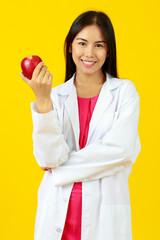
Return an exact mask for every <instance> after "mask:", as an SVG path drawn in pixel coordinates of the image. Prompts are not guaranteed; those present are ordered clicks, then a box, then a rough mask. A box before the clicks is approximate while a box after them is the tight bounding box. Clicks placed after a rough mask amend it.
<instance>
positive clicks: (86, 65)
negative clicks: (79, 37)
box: [81, 59, 96, 67]
mask: <svg viewBox="0 0 160 240" xmlns="http://www.w3.org/2000/svg"><path fill="white" fill-rule="evenodd" d="M81 61H82V63H83V65H84V66H85V67H92V66H93V65H94V64H95V63H96V62H93V61H86V62H93V64H90V65H88V64H86V63H85V62H83V61H85V60H82V59H81Z"/></svg>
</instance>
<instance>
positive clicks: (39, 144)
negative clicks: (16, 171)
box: [31, 102, 70, 168]
mask: <svg viewBox="0 0 160 240" xmlns="http://www.w3.org/2000/svg"><path fill="white" fill-rule="evenodd" d="M31 112H32V120H33V146H34V151H33V153H34V156H35V158H36V161H37V163H38V165H39V166H40V167H41V168H55V167H57V166H59V165H61V164H62V163H64V162H65V161H66V160H67V158H68V153H69V151H70V149H69V147H68V145H67V143H66V142H65V139H64V136H63V134H62V132H61V127H60V123H59V120H58V117H57V113H56V110H55V109H52V110H51V111H50V112H48V113H38V111H37V103H36V102H32V103H31Z"/></svg>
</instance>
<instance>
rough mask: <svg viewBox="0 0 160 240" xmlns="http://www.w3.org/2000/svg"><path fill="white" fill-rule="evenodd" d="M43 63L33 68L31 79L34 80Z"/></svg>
mask: <svg viewBox="0 0 160 240" xmlns="http://www.w3.org/2000/svg"><path fill="white" fill-rule="evenodd" d="M43 65H44V62H40V63H38V65H37V66H36V67H35V69H34V71H33V74H32V79H36V78H37V77H38V75H39V73H40V71H41V68H42V67H43Z"/></svg>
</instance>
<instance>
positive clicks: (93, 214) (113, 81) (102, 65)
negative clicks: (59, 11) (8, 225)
mask: <svg viewBox="0 0 160 240" xmlns="http://www.w3.org/2000/svg"><path fill="white" fill-rule="evenodd" d="M65 56H66V76H65V82H64V83H62V84H60V85H59V86H57V87H54V88H52V79H53V77H52V75H51V74H50V73H49V71H46V68H47V67H46V66H45V65H44V63H42V62H41V63H39V64H38V65H37V67H36V68H35V70H34V72H33V76H32V79H31V81H30V80H29V79H26V78H25V77H24V76H22V79H23V80H24V81H26V82H27V83H28V84H29V85H30V87H31V88H32V90H33V91H34V93H35V95H36V101H35V102H32V103H31V111H32V118H33V143H34V155H35V158H36V160H37V162H38V164H39V166H40V167H41V168H42V169H43V170H46V172H45V175H44V177H43V179H42V182H41V185H40V187H39V190H38V208H37V215H36V225H35V237H34V239H35V240H51V239H54V240H60V239H61V240H80V239H82V240H131V239H132V229H131V208H130V199H129V189H128V178H129V175H130V172H131V169H132V165H133V163H134V162H135V161H136V158H137V156H138V154H139V152H140V149H141V146H140V141H139V136H138V121H139V94H138V93H137V91H136V88H135V85H134V84H133V82H132V81H130V80H127V79H120V78H118V76H117V68H116V44H115V35H114V30H113V26H112V24H111V21H110V19H109V18H108V16H107V15H106V14H105V13H103V12H95V11H87V12H84V13H82V14H81V15H80V16H78V17H77V19H76V20H75V21H74V22H73V24H72V26H71V28H70V30H69V33H68V35H67V37H66V40H65Z"/></svg>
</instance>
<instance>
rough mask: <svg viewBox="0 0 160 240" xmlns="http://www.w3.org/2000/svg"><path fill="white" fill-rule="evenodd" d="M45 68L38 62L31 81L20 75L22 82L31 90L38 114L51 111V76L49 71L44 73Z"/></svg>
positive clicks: (42, 63)
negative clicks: (34, 97)
mask: <svg viewBox="0 0 160 240" xmlns="http://www.w3.org/2000/svg"><path fill="white" fill-rule="evenodd" d="M46 69H47V66H45V65H44V62H42V61H41V62H39V63H38V65H37V66H36V67H35V68H34V71H33V73H32V78H31V80H30V79H29V78H27V77H25V76H24V74H23V73H20V74H21V77H22V80H24V81H25V82H26V83H27V84H28V85H29V86H30V87H31V88H32V90H33V92H34V93H35V95H36V99H37V108H38V109H39V112H42V113H44V112H48V111H50V110H51V109H52V104H51V97H50V95H51V90H52V80H53V76H52V75H51V74H50V72H49V71H46Z"/></svg>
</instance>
